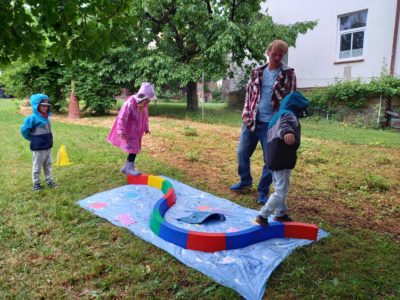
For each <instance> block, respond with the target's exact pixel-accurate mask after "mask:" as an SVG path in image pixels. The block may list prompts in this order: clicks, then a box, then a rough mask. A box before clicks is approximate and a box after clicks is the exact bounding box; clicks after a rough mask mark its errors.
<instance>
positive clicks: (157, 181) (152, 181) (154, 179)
mask: <svg viewBox="0 0 400 300" xmlns="http://www.w3.org/2000/svg"><path fill="white" fill-rule="evenodd" d="M148 180H149V182H148V183H147V185H149V186H152V187H154V188H156V189H159V190H161V188H162V184H163V181H164V178H161V177H158V176H153V175H149V177H148Z"/></svg>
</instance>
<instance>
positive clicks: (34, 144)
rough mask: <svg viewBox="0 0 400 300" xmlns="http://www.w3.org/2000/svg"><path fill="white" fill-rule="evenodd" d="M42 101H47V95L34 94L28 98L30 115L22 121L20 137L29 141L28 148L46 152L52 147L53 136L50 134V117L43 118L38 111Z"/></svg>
mask: <svg viewBox="0 0 400 300" xmlns="http://www.w3.org/2000/svg"><path fill="white" fill-rule="evenodd" d="M43 100H49V97H48V96H47V95H43V94H34V95H32V96H31V98H30V102H31V106H32V111H33V112H32V114H31V115H30V116H28V117H26V118H25V119H24V124H23V125H22V126H21V134H22V136H23V137H24V138H25V139H27V140H29V141H31V144H30V148H31V150H32V151H35V150H47V149H50V148H51V147H53V135H52V133H51V126H50V119H49V117H50V115H51V113H49V117H47V118H46V117H44V116H43V115H41V114H40V113H39V111H38V108H39V104H40V102H42V101H43Z"/></svg>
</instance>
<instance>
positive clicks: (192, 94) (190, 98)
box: [186, 81, 199, 112]
mask: <svg viewBox="0 0 400 300" xmlns="http://www.w3.org/2000/svg"><path fill="white" fill-rule="evenodd" d="M186 99H187V102H186V109H187V111H193V112H197V111H198V109H199V101H198V99H197V83H196V82H193V81H190V82H188V84H187V85H186Z"/></svg>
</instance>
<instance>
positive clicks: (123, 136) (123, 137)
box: [119, 133, 126, 141]
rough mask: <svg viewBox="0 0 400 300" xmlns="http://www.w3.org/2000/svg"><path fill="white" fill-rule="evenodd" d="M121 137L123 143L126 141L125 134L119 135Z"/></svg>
mask: <svg viewBox="0 0 400 300" xmlns="http://www.w3.org/2000/svg"><path fill="white" fill-rule="evenodd" d="M119 137H120V138H121V140H123V141H125V138H126V137H125V134H124V133H121V134H120V135H119Z"/></svg>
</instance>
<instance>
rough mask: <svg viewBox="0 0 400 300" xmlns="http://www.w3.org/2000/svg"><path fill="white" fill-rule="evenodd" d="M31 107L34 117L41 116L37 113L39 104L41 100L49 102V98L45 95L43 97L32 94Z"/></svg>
mask: <svg viewBox="0 0 400 300" xmlns="http://www.w3.org/2000/svg"><path fill="white" fill-rule="evenodd" d="M30 100H31V106H32V110H33V113H34V114H35V115H41V114H40V113H39V111H38V108H39V104H40V102H42V101H43V100H49V97H48V96H47V95H44V94H33V95H32V96H31V99H30Z"/></svg>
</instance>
